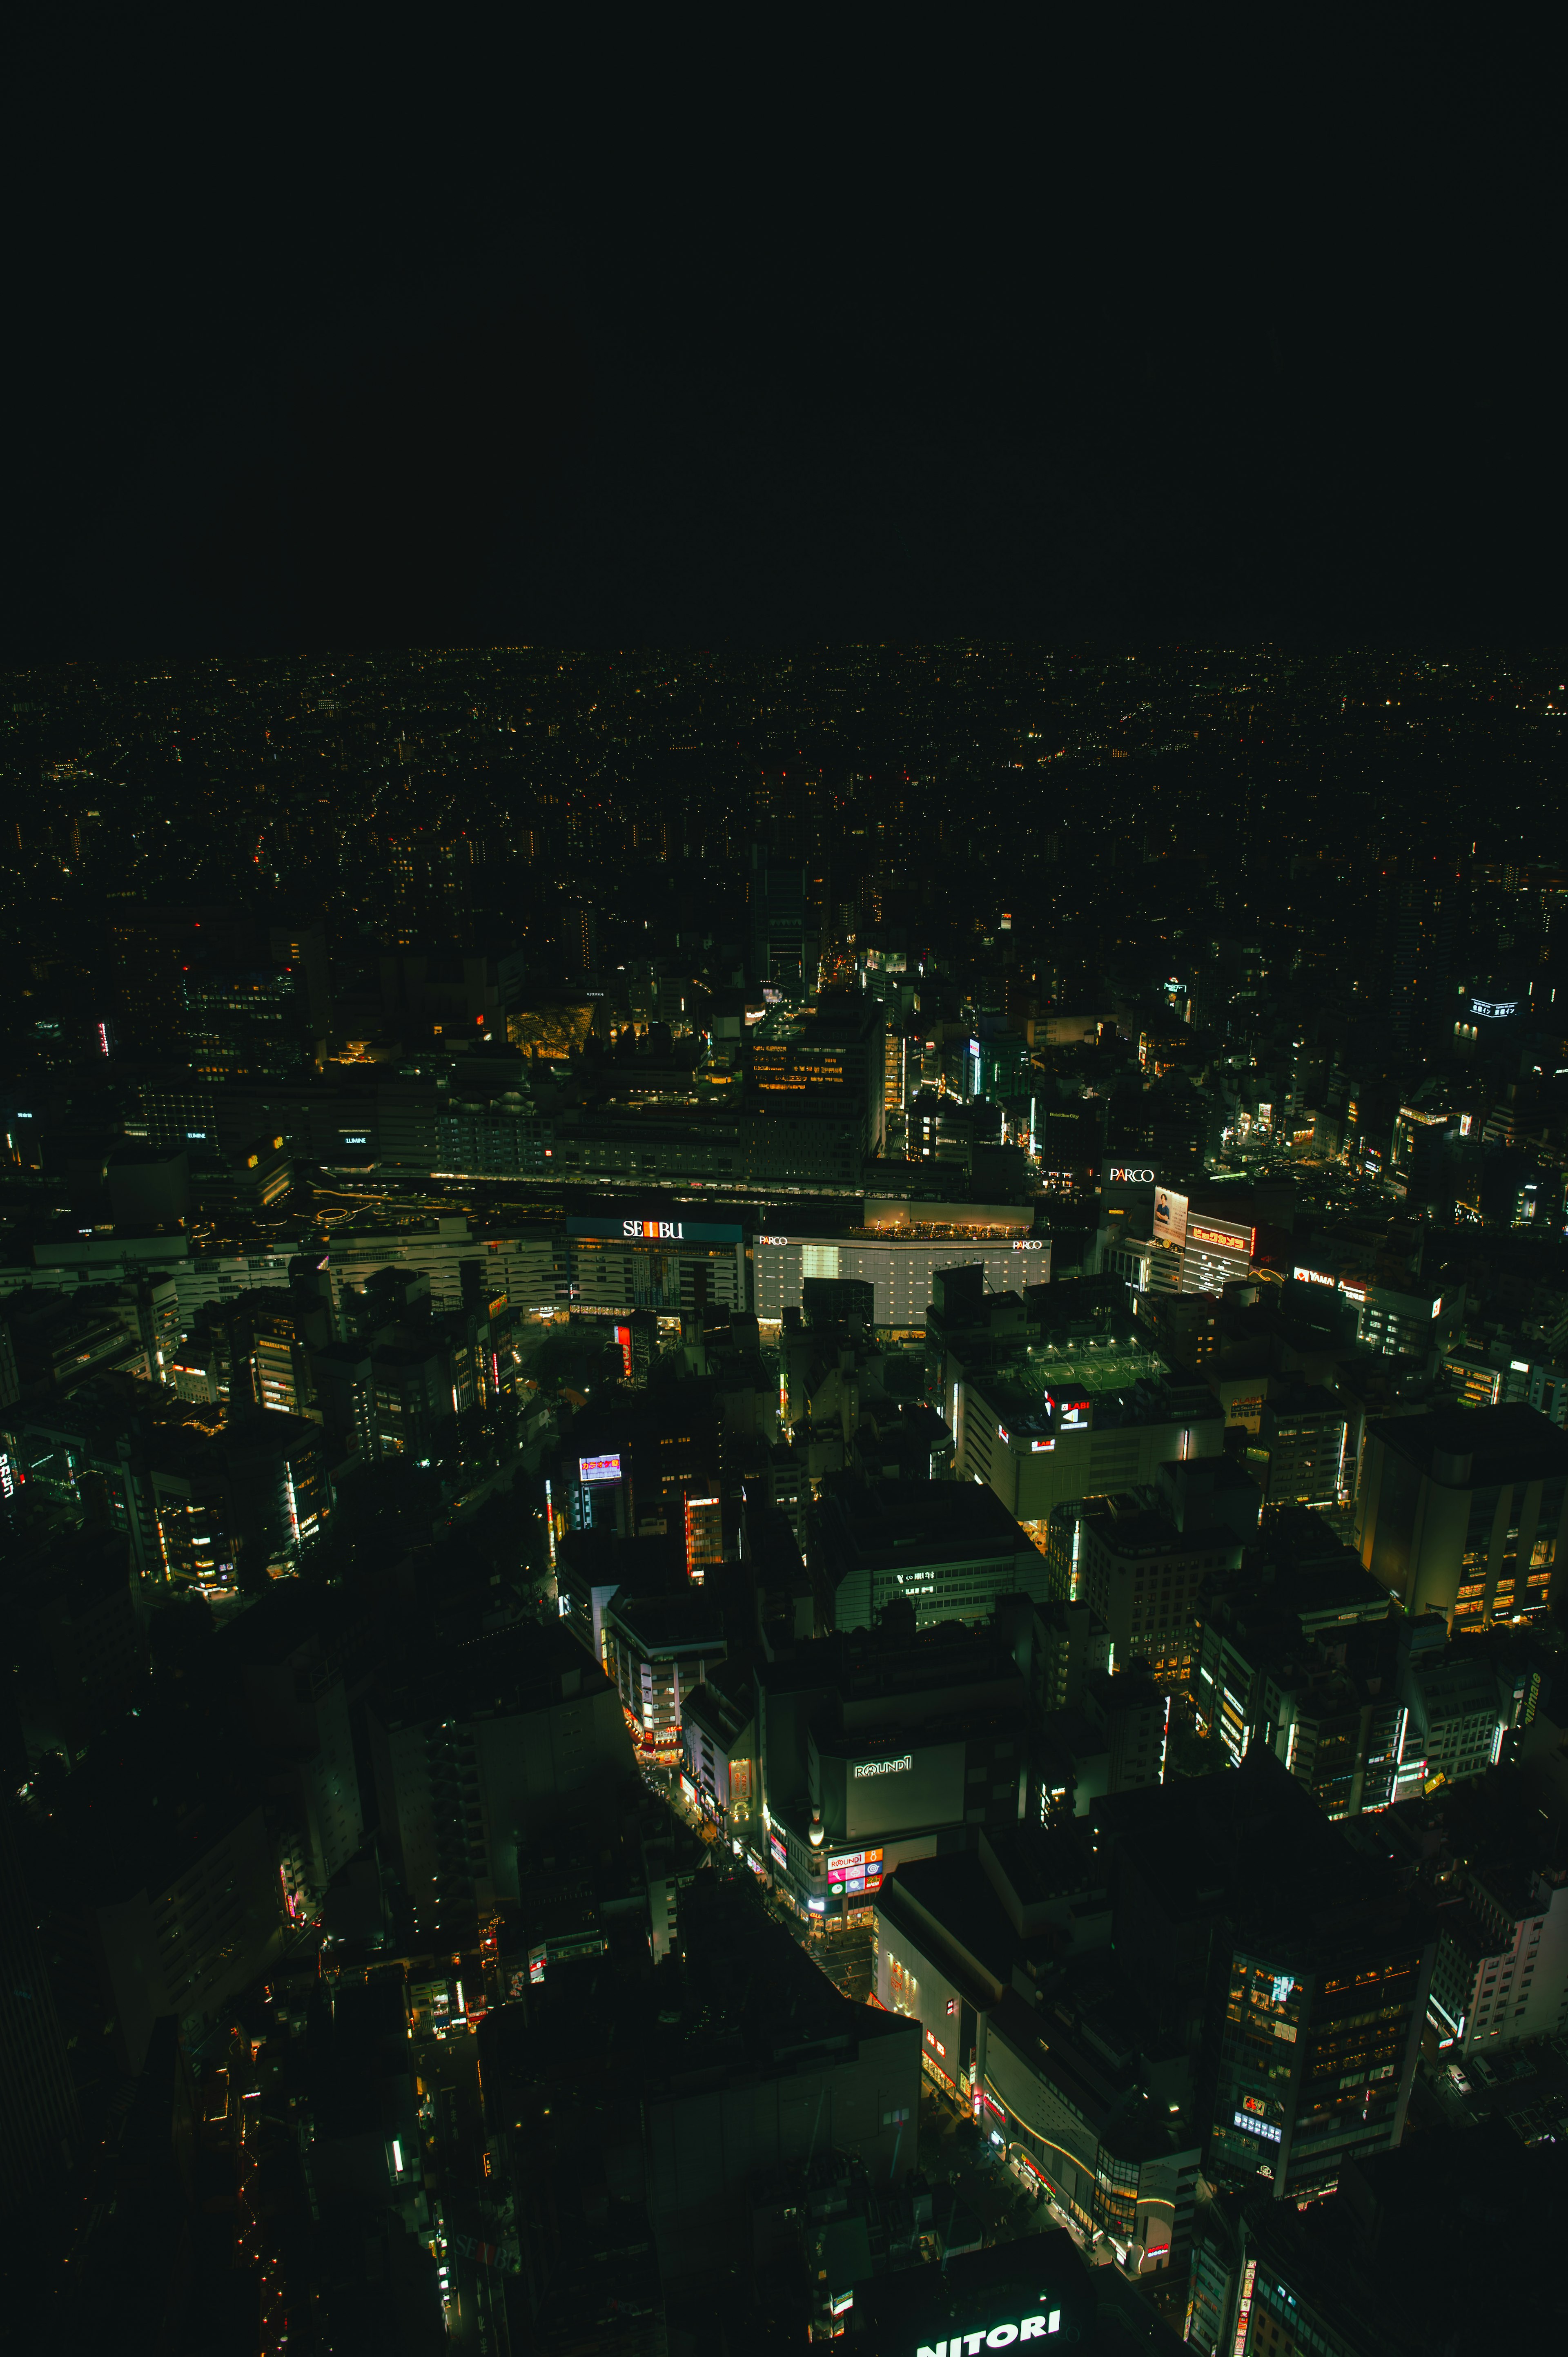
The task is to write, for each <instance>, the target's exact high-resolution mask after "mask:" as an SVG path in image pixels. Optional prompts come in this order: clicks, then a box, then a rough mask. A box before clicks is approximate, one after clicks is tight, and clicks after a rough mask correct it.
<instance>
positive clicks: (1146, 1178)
mask: <svg viewBox="0 0 1568 2357" xmlns="http://www.w3.org/2000/svg"><path fill="white" fill-rule="evenodd" d="M1105 1183H1106V1185H1107V1186H1108V1187H1152V1186H1153V1185H1154V1183H1155V1174H1154V1172H1153V1171H1152V1170H1133V1169H1131V1168H1128V1166H1127V1165H1126V1164H1124V1163H1121V1162H1112V1163H1111V1164H1109V1165H1108V1166H1107V1168H1106V1172H1105Z"/></svg>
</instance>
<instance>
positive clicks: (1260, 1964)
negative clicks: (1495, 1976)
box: [1095, 1745, 1436, 2203]
mask: <svg viewBox="0 0 1568 2357" xmlns="http://www.w3.org/2000/svg"><path fill="white" fill-rule="evenodd" d="M1095 1819H1096V1828H1097V1842H1098V1847H1099V1853H1100V1856H1101V1860H1102V1863H1103V1866H1104V1869H1105V1871H1106V1872H1107V1874H1108V1876H1109V1878H1110V1881H1111V1888H1112V1894H1113V1901H1114V1916H1113V1928H1114V1938H1115V1943H1116V1953H1117V1957H1118V1961H1119V1962H1120V1964H1121V1965H1122V1969H1123V1970H1124V1971H1126V1972H1128V1973H1129V1974H1131V1975H1133V1976H1135V1977H1139V1978H1141V1979H1142V1978H1144V1976H1145V1975H1146V1976H1147V1978H1146V1980H1145V1986H1148V1987H1149V1988H1150V1989H1151V1990H1152V1991H1157V1992H1158V2001H1159V2002H1160V2003H1162V2004H1163V2005H1164V2006H1165V2007H1166V2008H1167V2010H1168V2011H1169V2012H1170V2013H1171V2014H1172V2015H1173V2016H1175V2017H1176V2018H1187V2019H1189V2020H1190V2019H1191V2018H1192V2015H1193V2013H1194V2012H1196V2013H1197V2016H1198V2018H1200V2019H1201V2024H1202V2029H1201V2043H1200V2048H1199V2064H1198V2083H1197V2124H1198V2128H1199V2132H1200V2134H1201V2136H1202V2137H1203V2140H1204V2147H1205V2153H1204V2175H1205V2176H1206V2177H1207V2178H1208V2180H1209V2182H1210V2183H1211V2184H1217V2185H1219V2186H1220V2187H1222V2188H1224V2187H1230V2186H1234V2187H1238V2188H1240V2187H1244V2186H1259V2185H1262V2186H1266V2187H1267V2189H1268V2190H1269V2191H1270V2193H1271V2194H1272V2196H1273V2200H1274V2201H1285V2202H1292V2203H1294V2202H1295V2201H1306V2200H1314V2199H1316V2198H1319V2197H1320V2196H1321V2195H1322V2194H1323V2193H1325V2192H1326V2191H1327V2190H1330V2189H1331V2188H1332V2187H1333V2185H1334V2184H1335V2183H1336V2182H1337V2179H1338V2177H1339V2174H1340V2171H1341V2169H1343V2168H1344V2167H1345V2165H1346V2164H1347V2162H1348V2161H1349V2160H1350V2159H1352V2158H1356V2157H1357V2156H1359V2155H1361V2154H1364V2153H1368V2152H1373V2151H1379V2150H1383V2149H1386V2148H1387V2147H1390V2146H1391V2145H1396V2144H1397V2143H1398V2142H1399V2140H1400V2137H1401V2136H1402V2133H1403V2128H1404V2120H1405V2114H1406V2110H1407V2108H1408V2105H1409V2102H1410V2092H1411V2086H1412V2080H1413V2077H1414V2072H1415V2064H1416V2057H1417V2053H1418V2050H1419V2047H1420V2040H1421V2032H1422V2025H1423V2020H1424V2018H1425V2012H1426V1997H1427V1987H1428V1984H1429V1981H1430V1978H1431V1969H1432V1961H1433V1956H1434V1951H1435V1946H1436V1932H1435V1927H1434V1923H1433V1921H1432V1920H1431V1914H1430V1909H1429V1907H1428V1905H1427V1903H1426V1901H1425V1900H1424V1899H1423V1896H1422V1895H1421V1894H1420V1893H1419V1892H1415V1891H1411V1890H1409V1889H1401V1887H1400V1882H1399V1878H1398V1877H1397V1875H1396V1872H1395V1869H1394V1868H1393V1867H1391V1865H1390V1864H1389V1863H1388V1862H1387V1861H1386V1860H1383V1859H1380V1858H1378V1857H1373V1856H1369V1855H1363V1854H1360V1853H1358V1852H1357V1851H1356V1850H1354V1849H1352V1848H1351V1846H1350V1845H1349V1844H1348V1842H1347V1841H1346V1839H1345V1838H1344V1836H1343V1835H1341V1834H1340V1833H1339V1832H1338V1831H1337V1828H1336V1827H1335V1826H1334V1825H1332V1824H1330V1823H1329V1822H1328V1820H1327V1819H1326V1817H1325V1816H1324V1814H1323V1813H1322V1812H1321V1811H1320V1810H1319V1809H1318V1807H1317V1806H1316V1803H1315V1802H1314V1801H1313V1799H1312V1798H1311V1796H1310V1794H1309V1793H1308V1792H1305V1790H1304V1789H1303V1788H1302V1786H1301V1785H1300V1784H1298V1783H1297V1782H1296V1781H1294V1779H1293V1778H1292V1777H1291V1776H1290V1775H1289V1774H1288V1773H1287V1772H1286V1770H1285V1769H1284V1766H1283V1763H1282V1762H1281V1761H1279V1760H1276V1759H1275V1758H1274V1756H1273V1753H1272V1752H1271V1751H1269V1750H1268V1749H1266V1748H1264V1747H1263V1746H1262V1745H1258V1746H1254V1747H1253V1748H1252V1749H1251V1750H1249V1752H1248V1754H1247V1756H1246V1759H1245V1760H1244V1762H1243V1763H1242V1765H1241V1767H1240V1770H1235V1771H1227V1772H1225V1773H1222V1774H1219V1775H1213V1776H1207V1777H1200V1778H1196V1779H1191V1780H1186V1781H1176V1782H1175V1783H1166V1784H1164V1785H1162V1786H1160V1787H1158V1788H1157V1789H1155V1790H1150V1791H1144V1792H1126V1793H1123V1794H1122V1795H1120V1796H1119V1797H1116V1798H1112V1799H1109V1800H1106V1801H1103V1802H1101V1803H1099V1805H1098V1807H1097V1809H1096V1812H1095ZM1162 1959H1163V1961H1162Z"/></svg>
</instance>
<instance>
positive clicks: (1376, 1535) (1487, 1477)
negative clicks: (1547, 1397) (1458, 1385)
mask: <svg viewBox="0 0 1568 2357" xmlns="http://www.w3.org/2000/svg"><path fill="white" fill-rule="evenodd" d="M1565 1491H1568V1437H1564V1435H1563V1433H1561V1432H1560V1431H1559V1430H1558V1429H1557V1427H1556V1426H1555V1425H1552V1424H1549V1423H1548V1421H1547V1419H1546V1418H1545V1416H1544V1415H1541V1414H1540V1413H1539V1411H1538V1410H1536V1409H1535V1408H1532V1407H1527V1406H1525V1405H1522V1404H1516V1405H1511V1406H1508V1407H1493V1408H1446V1409H1439V1410H1435V1411H1432V1412H1429V1413H1428V1414H1426V1415H1412V1416H1389V1417H1373V1418H1372V1419H1371V1420H1370V1421H1369V1423H1368V1426H1367V1439H1366V1448H1365V1454H1364V1458H1363V1463H1362V1469H1361V1480H1360V1485H1359V1489H1358V1491H1357V1497H1356V1521H1357V1542H1358V1544H1359V1549H1360V1554H1361V1560H1362V1562H1363V1563H1364V1564H1365V1565H1366V1566H1367V1567H1368V1569H1369V1571H1370V1572H1371V1573H1372V1575H1373V1577H1374V1578H1376V1579H1379V1580H1380V1581H1381V1582H1382V1584H1383V1586H1384V1587H1386V1588H1388V1589H1389V1590H1390V1591H1391V1593H1392V1594H1393V1595H1394V1596H1396V1597H1398V1598H1399V1600H1400V1601H1401V1603H1402V1605H1403V1606H1404V1608H1405V1609H1406V1611H1407V1612H1411V1613H1420V1612H1441V1613H1442V1614H1443V1615H1444V1618H1445V1619H1446V1620H1448V1621H1449V1623H1450V1625H1451V1626H1452V1627H1453V1628H1455V1630H1457V1629H1462V1628H1466V1627H1472V1628H1487V1627H1489V1626H1490V1625H1491V1623H1492V1622H1493V1621H1494V1620H1511V1619H1517V1618H1519V1617H1520V1615H1521V1614H1526V1613H1541V1612H1544V1611H1545V1610H1546V1609H1547V1607H1548V1604H1549V1602H1550V1599H1551V1596H1552V1575H1553V1567H1554V1565H1555V1562H1556V1557H1557V1547H1558V1539H1559V1534H1560V1530H1561V1525H1562V1521H1563V1498H1564V1494H1565Z"/></svg>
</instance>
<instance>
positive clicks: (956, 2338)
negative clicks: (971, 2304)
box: [915, 2308, 1062, 2357]
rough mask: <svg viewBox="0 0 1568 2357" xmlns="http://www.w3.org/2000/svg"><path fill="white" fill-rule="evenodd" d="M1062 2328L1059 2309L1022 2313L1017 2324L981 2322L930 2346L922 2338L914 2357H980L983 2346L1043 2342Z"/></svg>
mask: <svg viewBox="0 0 1568 2357" xmlns="http://www.w3.org/2000/svg"><path fill="white" fill-rule="evenodd" d="M1061 2329H1062V2312H1061V2310H1060V2309H1059V2308H1053V2309H1051V2310H1050V2312H1049V2314H1048V2315H1047V2316H1021V2317H1019V2318H1018V2319H1017V2321H1016V2323H1014V2322H1012V2321H1011V2320H1009V2321H1008V2322H1007V2323H1004V2324H992V2325H982V2326H981V2327H980V2329H979V2330H978V2331H976V2332H955V2333H954V2334H953V2336H952V2339H951V2340H950V2341H938V2342H937V2343H936V2346H935V2347H934V2348H933V2347H932V2346H931V2344H930V2343H929V2341H921V2343H920V2346H919V2347H918V2350H917V2351H916V2352H915V2357H980V2352H981V2351H982V2350H983V2349H1010V2348H1011V2347H1012V2346H1013V2343H1014V2342H1015V2341H1043V2340H1044V2339H1045V2338H1046V2336H1047V2333H1050V2332H1059V2331H1060V2330H1061Z"/></svg>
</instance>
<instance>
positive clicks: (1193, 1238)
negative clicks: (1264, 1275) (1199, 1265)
mask: <svg viewBox="0 0 1568 2357" xmlns="http://www.w3.org/2000/svg"><path fill="white" fill-rule="evenodd" d="M1257 1241H1258V1231H1257V1230H1256V1228H1250V1227H1249V1228H1242V1229H1241V1230H1240V1232H1237V1230H1236V1229H1234V1228H1211V1227H1200V1226H1199V1225H1198V1223H1197V1221H1196V1220H1194V1221H1192V1222H1190V1223H1189V1225H1188V1227H1187V1242H1188V1243H1189V1244H1207V1245H1208V1247H1209V1249H1210V1251H1211V1252H1233V1253H1245V1254H1247V1255H1248V1256H1249V1258H1251V1254H1252V1253H1253V1251H1254V1250H1255V1248H1256V1245H1257Z"/></svg>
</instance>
